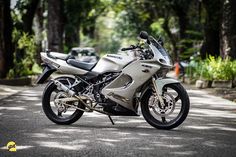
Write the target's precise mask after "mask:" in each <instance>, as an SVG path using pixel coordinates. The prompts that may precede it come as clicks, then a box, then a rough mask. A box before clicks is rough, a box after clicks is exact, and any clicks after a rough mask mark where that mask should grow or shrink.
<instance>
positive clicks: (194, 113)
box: [0, 86, 236, 157]
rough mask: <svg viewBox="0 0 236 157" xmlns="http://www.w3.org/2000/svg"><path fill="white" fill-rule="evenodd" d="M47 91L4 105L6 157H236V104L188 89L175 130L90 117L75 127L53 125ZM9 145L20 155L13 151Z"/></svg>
mask: <svg viewBox="0 0 236 157" xmlns="http://www.w3.org/2000/svg"><path fill="white" fill-rule="evenodd" d="M43 87H44V86H38V87H31V88H29V89H25V90H23V91H20V92H18V93H16V94H14V95H12V96H9V97H5V98H3V99H1V100H0V157H5V156H21V157H33V156H37V157H39V156H45V157H46V156H50V157H54V156H58V157H59V156H60V157H70V156H71V157H80V156H83V157H87V156H91V157H106V156H107V157H113V156H114V157H118V156H135V157H147V156H155V157H157V156H161V157H164V156H165V157H166V156H171V157H173V156H214V157H215V156H220V157H223V156H227V157H228V156H236V103H233V102H230V101H228V100H225V99H222V98H219V97H215V96H212V95H209V94H207V93H206V92H205V91H199V90H191V89H188V93H189V96H190V101H191V109H190V113H189V116H188V118H187V119H186V121H185V122H184V123H183V124H182V125H181V126H180V127H178V128H177V129H174V130H171V131H164V130H157V129H155V128H153V127H151V126H150V125H149V124H147V123H146V122H145V120H144V119H143V117H142V116H140V117H114V118H113V120H114V122H115V125H111V122H110V121H109V119H108V117H107V116H105V115H101V114H98V113H86V114H84V115H83V117H82V118H81V119H80V120H79V121H77V122H76V123H74V124H73V125H70V126H62V125H56V124H53V123H52V122H51V121H49V120H48V119H47V118H46V116H45V115H44V113H43V111H42V108H41V96H42V91H43ZM9 141H14V142H15V143H16V148H17V152H8V150H7V149H6V145H7V143H8V142H9Z"/></svg>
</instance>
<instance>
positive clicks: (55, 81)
mask: <svg viewBox="0 0 236 157" xmlns="http://www.w3.org/2000/svg"><path fill="white" fill-rule="evenodd" d="M52 81H53V83H54V84H55V85H56V86H57V88H59V89H60V90H63V91H64V92H65V93H67V94H68V95H69V96H72V97H73V96H75V92H74V91H73V90H70V89H69V88H68V87H67V86H65V85H64V84H62V83H61V82H60V81H57V80H52Z"/></svg>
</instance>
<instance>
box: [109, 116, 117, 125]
mask: <svg viewBox="0 0 236 157" xmlns="http://www.w3.org/2000/svg"><path fill="white" fill-rule="evenodd" d="M108 117H109V119H110V121H111V124H112V125H115V123H114V122H113V120H112V119H111V116H110V115H108Z"/></svg>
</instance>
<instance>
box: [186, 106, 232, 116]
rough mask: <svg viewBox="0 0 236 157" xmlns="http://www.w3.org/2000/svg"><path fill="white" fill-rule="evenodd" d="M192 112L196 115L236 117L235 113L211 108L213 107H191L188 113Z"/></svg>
mask: <svg viewBox="0 0 236 157" xmlns="http://www.w3.org/2000/svg"><path fill="white" fill-rule="evenodd" d="M192 113H194V114H195V115H197V116H207V117H218V118H219V117H220V118H236V114H233V113H231V112H230V111H225V110H222V111H220V110H213V109H200V108H195V109H193V108H192V109H191V111H190V114H192Z"/></svg>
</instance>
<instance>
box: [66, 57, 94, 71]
mask: <svg viewBox="0 0 236 157" xmlns="http://www.w3.org/2000/svg"><path fill="white" fill-rule="evenodd" d="M67 63H68V64H70V65H72V66H74V67H76V68H81V69H84V70H88V71H90V70H92V68H93V67H94V66H95V65H96V63H97V62H94V63H87V62H82V61H78V60H76V59H68V60H67Z"/></svg>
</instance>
